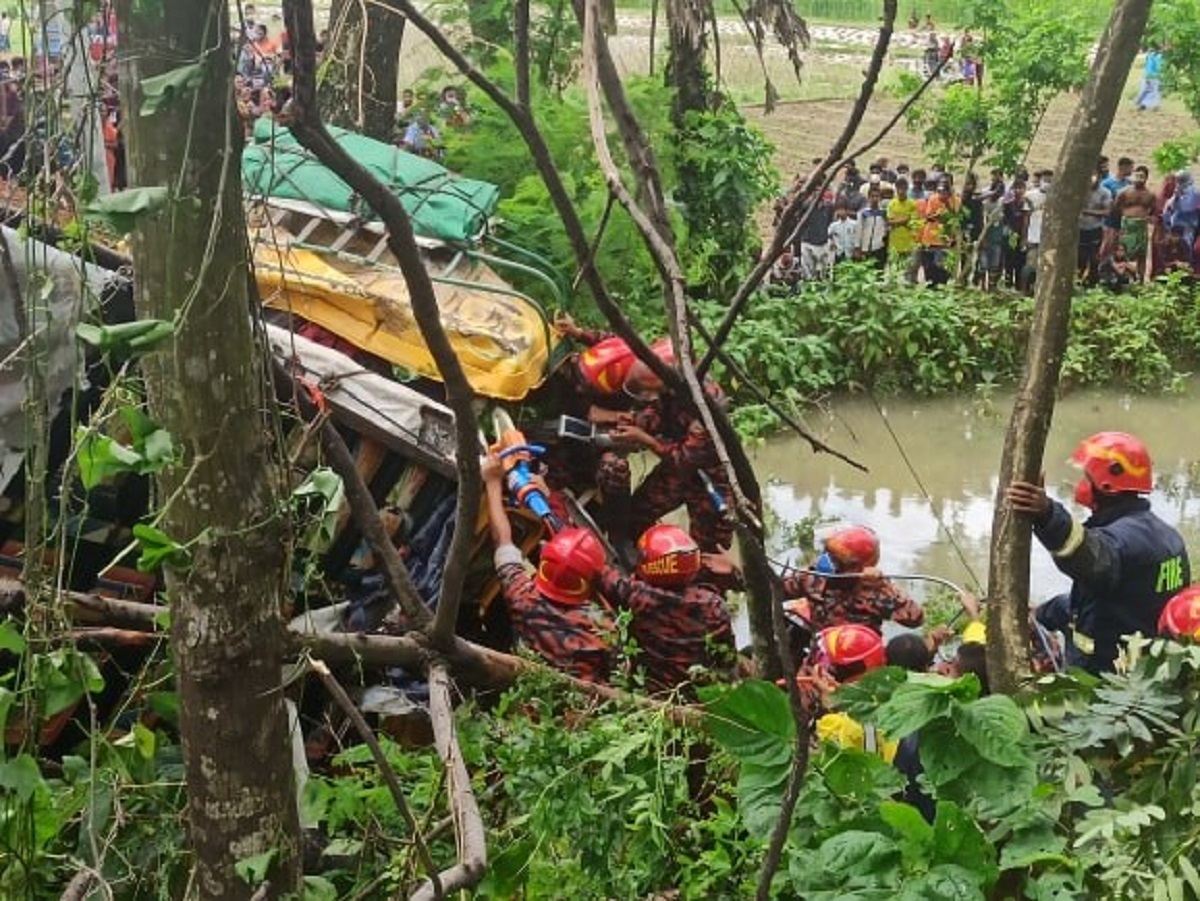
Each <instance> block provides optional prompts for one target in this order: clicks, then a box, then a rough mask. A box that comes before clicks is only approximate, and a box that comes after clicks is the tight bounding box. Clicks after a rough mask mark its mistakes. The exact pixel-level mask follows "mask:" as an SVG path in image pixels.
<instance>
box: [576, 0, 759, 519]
mask: <svg viewBox="0 0 1200 901" xmlns="http://www.w3.org/2000/svg"><path fill="white" fill-rule="evenodd" d="M583 2H584V26H583V72H584V77H583V80H584V83H585V84H586V85H587V96H588V118H589V121H590V124H591V131H592V143H593V145H594V146H595V148H596V156H597V158H598V160H599V162H600V168H601V170H602V171H603V172H604V175H605V180H606V181H607V182H608V187H609V190H610V191H612V192H613V194H614V195H615V196H616V198H617V200H618V201H619V202H620V204H621V205H622V206H623V207H624V208H625V210H626V212H628V213H629V215H630V217H631V218H632V219H633V221H634V223H635V224H636V225H637V227H638V230H639V231H640V232H641V233H642V239H643V240H644V241H645V242H646V246H647V247H648V248H649V250H650V253H651V255H652V256H653V257H654V260H655V262H656V263H657V264H658V268H659V270H660V272H661V273H662V275H663V278H664V281H665V282H666V286H665V287H666V290H665V299H666V303H667V307H668V310H669V311H670V313H671V318H670V319H669V320H668V325H669V326H670V331H671V341H672V344H673V345H674V348H675V359H676V361H677V366H678V367H679V371H680V372H681V373H682V375H683V381H684V384H685V386H686V388H687V391H688V394H689V395H690V397H691V400H692V403H693V404H694V405H695V407H696V412H697V413H698V414H699V416H700V420H701V422H702V423H703V424H704V428H705V430H706V431H707V432H708V434H709V437H710V438H711V439H712V442H713V445H714V448H715V450H716V453H717V459H719V460H720V462H721V465H722V466H723V467H724V468H725V471H726V474H727V475H728V477H729V483H730V487H731V489H732V491H733V501H734V508H735V509H736V510H737V511H738V514H739V515H740V516H742V517H748V518H749V519H750V520H752V521H757V513H756V511H754V509H753V507H752V505H751V504H750V502H749V500H748V499H747V498H746V496H745V494H744V493H743V491H742V487H741V483H740V481H739V479H738V476H737V472H736V471H735V469H734V467H733V463H732V462H731V461H730V458H729V451H728V449H727V448H726V447H725V442H724V440H723V439H722V437H721V434H720V432H718V431H717V425H716V422H715V421H714V420H713V414H712V410H711V409H710V407H709V404H708V401H707V399H706V397H705V395H704V389H703V388H702V387H701V385H700V380H699V378H697V376H696V370H695V368H694V367H693V365H692V354H691V337H690V335H689V333H688V322H687V299H686V297H685V294H684V291H685V285H686V279H685V276H684V273H683V269H682V267H681V266H680V265H679V259H678V257H677V256H676V254H675V248H674V247H673V246H672V243H671V237H672V236H671V233H670V228H669V225H668V227H667V230H666V233H665V234H664V233H663V232H662V231H660V230H659V229H658V228H656V227H655V223H654V221H653V219H652V214H647V213H646V212H645V211H643V210H642V208H641V207H639V206H638V205H637V204H636V203H634V201H633V198H632V196H630V194H629V191H628V190H627V189H626V187H625V185H624V183H623V182H622V181H621V174H620V171H619V170H618V169H617V165H616V163H615V162H614V161H613V158H612V153H611V151H610V150H609V147H608V139H607V136H606V134H605V131H604V112H603V110H602V109H601V106H600V90H599V81H600V77H602V72H603V69H602V64H601V58H602V57H604V58H608V59H609V62H610V63H611V57H608V54H607V52H604V51H605V50H606V47H605V45H604V40H603V37H602V35H601V34H600V29H599V27H598V25H597V15H596V13H597V10H596V4H597V0H583ZM625 137H626V139H627V143H629V142H630V141H631V140H633V139H632V138H631V137H630V136H629V135H626V136H625ZM643 158H644V157H643ZM656 184H657V181H656V180H653V179H651V180H648V181H647V185H648V187H649V188H650V192H651V194H652V192H653V190H654V186H655V185H656Z"/></svg>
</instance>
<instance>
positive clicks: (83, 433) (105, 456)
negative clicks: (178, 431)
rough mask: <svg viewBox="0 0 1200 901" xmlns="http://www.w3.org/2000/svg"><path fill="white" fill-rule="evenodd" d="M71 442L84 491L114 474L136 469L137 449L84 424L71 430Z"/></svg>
mask: <svg viewBox="0 0 1200 901" xmlns="http://www.w3.org/2000/svg"><path fill="white" fill-rule="evenodd" d="M75 446H76V452H75V459H76V462H77V464H78V466H79V480H80V481H81V482H83V487H84V488H85V489H87V490H88V491H90V490H92V489H93V488H95V487H96V486H97V485H100V484H103V483H104V482H105V481H106V480H107V479H109V478H111V477H112V476H114V475H119V474H121V473H125V472H137V471H138V467H139V466H140V465H141V462H142V457H141V455H140V454H138V453H137V451H134V450H131V449H130V448H128V447H126V446H125V445H123V444H121V443H120V442H118V441H114V440H113V439H112V438H110V437H109V436H107V435H101V434H98V433H97V432H94V431H91V430H90V429H88V428H87V427H85V426H80V427H79V428H78V429H76V430H75Z"/></svg>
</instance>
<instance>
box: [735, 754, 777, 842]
mask: <svg viewBox="0 0 1200 901" xmlns="http://www.w3.org/2000/svg"><path fill="white" fill-rule="evenodd" d="M788 772H789V767H788V766H787V765H783V766H780V765H773V766H766V767H764V766H757V765H756V764H753V763H743V764H742V768H741V771H740V772H739V773H738V787H737V799H738V813H739V814H740V815H741V817H742V822H743V823H745V824H746V831H748V832H749V833H750V834H751V835H753V836H754V837H755V838H760V839H767V838H769V837H770V835H771V832H772V830H774V828H775V823H776V822H777V821H778V819H779V809H780V807H781V806H782V800H783V793H784V791H785V790H786V788H787V782H788Z"/></svg>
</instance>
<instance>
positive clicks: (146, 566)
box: [133, 523, 192, 572]
mask: <svg viewBox="0 0 1200 901" xmlns="http://www.w3.org/2000/svg"><path fill="white" fill-rule="evenodd" d="M133 537H134V538H136V539H137V543H138V546H139V547H140V548H141V551H142V553H141V555H140V556H139V557H138V561H137V568H138V569H139V570H141V571H142V572H154V570H156V569H158V568H159V567H160V566H169V567H170V568H171V569H176V570H182V569H186V568H187V567H188V566H190V565H191V562H192V555H191V553H190V552H189V551H188V549H187V548H185V547H184V546H183V545H182V544H180V543H179V542H177V541H175V540H174V539H172V538H170V537H169V536H168V535H167V534H166V533H165V532H162V531H160V530H158V529H156V528H154V527H153V526H148V525H146V524H145V523H138V524H137V525H135V526H134V527H133Z"/></svg>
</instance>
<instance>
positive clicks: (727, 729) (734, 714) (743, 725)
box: [700, 679, 796, 767]
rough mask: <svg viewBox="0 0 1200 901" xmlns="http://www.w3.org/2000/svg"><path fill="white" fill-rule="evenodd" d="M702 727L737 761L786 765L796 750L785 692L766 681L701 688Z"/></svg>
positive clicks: (750, 681) (794, 733)
mask: <svg viewBox="0 0 1200 901" xmlns="http://www.w3.org/2000/svg"><path fill="white" fill-rule="evenodd" d="M700 700H701V701H702V702H703V703H704V713H705V716H704V726H705V729H707V730H708V732H709V734H710V735H712V737H713V738H714V739H716V740H717V742H719V743H720V745H721V746H722V747H723V748H725V750H726V751H728V752H729V753H730V754H732V755H733V756H734V757H735V758H736V759H737V760H738V761H739V762H741V763H753V764H757V765H759V766H764V767H771V766H784V767H786V766H787V765H788V764H789V763H790V761H791V759H792V755H793V754H794V753H795V749H796V723H795V721H794V720H793V719H792V711H791V707H790V706H789V705H788V698H787V694H786V693H785V692H783V691H781V690H780V689H779V688H778V687H777V686H775V685H772V684H770V683H769V682H762V681H759V680H754V679H752V680H748V681H746V682H743V683H741V684H740V685H738V686H736V687H734V688H729V687H728V686H711V687H709V688H708V689H704V690H702V691H701V695H700Z"/></svg>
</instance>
